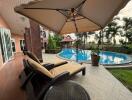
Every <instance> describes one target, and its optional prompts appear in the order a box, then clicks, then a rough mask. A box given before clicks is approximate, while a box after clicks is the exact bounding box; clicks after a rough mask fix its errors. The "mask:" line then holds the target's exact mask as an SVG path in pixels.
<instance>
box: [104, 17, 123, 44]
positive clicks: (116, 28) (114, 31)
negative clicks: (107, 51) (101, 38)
mask: <svg viewBox="0 0 132 100" xmlns="http://www.w3.org/2000/svg"><path fill="white" fill-rule="evenodd" d="M116 20H119V18H114V19H113V20H112V21H111V22H110V23H109V24H108V25H107V26H106V27H105V28H104V32H105V33H106V34H105V37H106V39H107V42H108V43H110V41H111V39H112V38H113V43H114V45H115V44H116V39H115V37H116V35H119V34H120V33H121V30H120V29H121V26H120V25H118V23H117V22H116Z"/></svg>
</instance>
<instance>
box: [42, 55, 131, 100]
mask: <svg viewBox="0 0 132 100" xmlns="http://www.w3.org/2000/svg"><path fill="white" fill-rule="evenodd" d="M55 59H59V58H57V56H56V55H53V54H52V55H51V54H43V60H44V61H47V62H48V61H49V60H50V61H49V62H52V61H55ZM71 63H73V62H71ZM83 65H84V66H86V70H87V71H86V75H85V76H82V75H81V74H78V75H76V76H74V77H73V78H72V80H74V81H76V82H77V83H78V84H80V85H81V86H83V87H84V88H85V89H86V90H87V92H88V93H89V95H90V97H91V100H132V93H131V92H130V91H129V90H128V89H127V88H126V87H125V86H124V85H123V84H122V83H121V82H120V81H118V80H117V79H116V78H115V77H114V76H113V75H112V74H111V73H109V72H108V71H107V70H106V69H105V68H104V67H103V66H99V67H92V66H91V65H90V64H83Z"/></svg>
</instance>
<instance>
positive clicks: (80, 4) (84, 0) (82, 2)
mask: <svg viewBox="0 0 132 100" xmlns="http://www.w3.org/2000/svg"><path fill="white" fill-rule="evenodd" d="M85 2H86V0H84V1H82V2H81V3H80V4H79V5H78V6H77V7H75V9H77V8H79V7H80V6H82V5H83V4H84V3H85Z"/></svg>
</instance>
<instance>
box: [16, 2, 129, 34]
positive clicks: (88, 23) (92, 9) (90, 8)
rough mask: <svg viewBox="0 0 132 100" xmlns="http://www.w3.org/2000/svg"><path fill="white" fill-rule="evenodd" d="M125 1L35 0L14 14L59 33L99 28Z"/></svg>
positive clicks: (19, 8) (18, 8)
mask: <svg viewBox="0 0 132 100" xmlns="http://www.w3.org/2000/svg"><path fill="white" fill-rule="evenodd" d="M128 1H129V0H35V1H32V2H29V3H28V4H22V5H20V6H18V7H15V11H16V12H18V13H20V14H22V15H24V16H27V17H28V18H30V19H32V20H35V21H36V22H38V23H40V24H41V25H43V26H45V27H46V28H48V29H50V30H52V31H54V32H56V33H59V34H67V33H80V32H88V31H95V30H99V29H102V28H103V27H105V26H106V24H107V23H108V22H109V21H110V20H111V19H112V18H113V17H114V16H115V15H116V14H117V13H118V12H119V11H120V10H121V9H122V8H123V7H124V6H125V5H126V4H127V3H128Z"/></svg>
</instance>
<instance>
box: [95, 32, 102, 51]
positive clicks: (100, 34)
mask: <svg viewBox="0 0 132 100" xmlns="http://www.w3.org/2000/svg"><path fill="white" fill-rule="evenodd" d="M95 40H96V41H98V48H99V46H100V45H101V44H103V30H100V31H99V33H97V34H95Z"/></svg>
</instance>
